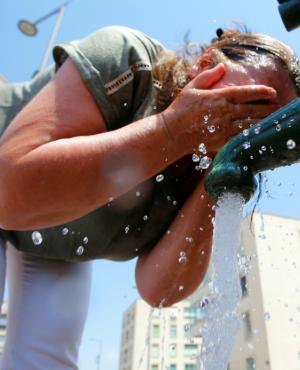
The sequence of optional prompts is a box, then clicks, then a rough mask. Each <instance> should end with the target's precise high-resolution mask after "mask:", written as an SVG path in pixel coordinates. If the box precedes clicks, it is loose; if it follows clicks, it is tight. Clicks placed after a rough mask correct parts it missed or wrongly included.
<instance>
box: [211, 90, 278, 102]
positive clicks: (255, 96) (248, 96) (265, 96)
mask: <svg viewBox="0 0 300 370" xmlns="http://www.w3.org/2000/svg"><path fill="white" fill-rule="evenodd" d="M213 91H214V92H217V93H220V95H221V96H224V97H226V100H227V101H228V102H231V103H251V102H258V101H261V102H264V101H265V103H268V101H272V100H273V101H274V100H275V99H276V98H277V92H276V90H275V89H273V88H272V87H269V86H264V85H244V86H228V87H225V88H222V89H216V90H213ZM262 105H263V104H262Z"/></svg>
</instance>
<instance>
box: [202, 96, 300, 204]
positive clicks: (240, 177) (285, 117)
mask: <svg viewBox="0 0 300 370" xmlns="http://www.w3.org/2000/svg"><path fill="white" fill-rule="evenodd" d="M245 133H246V135H245ZM298 161H300V98H298V99H296V100H294V101H293V102H291V103H289V104H288V105H286V106H284V107H283V108H281V109H279V110H278V111H276V112H275V113H273V114H271V115H270V116H268V117H267V118H265V119H263V120H262V121H260V122H259V123H257V124H256V125H253V126H252V127H251V128H249V130H248V131H246V132H244V133H241V134H239V135H237V136H235V137H234V138H232V139H231V140H230V141H229V142H228V143H227V144H225V145H224V146H223V148H222V149H221V150H220V151H219V152H218V154H217V156H216V158H215V160H214V162H213V167H212V170H211V172H210V173H209V175H208V176H207V178H206V180H205V187H206V190H207V191H208V193H209V194H210V196H211V197H212V198H214V199H218V198H219V196H220V195H221V194H222V193H224V192H232V193H239V194H241V195H242V196H243V197H244V199H245V200H246V201H248V200H249V199H250V198H251V196H252V195H253V194H254V192H255V189H256V186H257V185H256V180H255V177H254V176H255V175H256V174H258V173H260V172H262V171H266V170H272V169H275V168H277V167H282V166H287V165H291V164H293V163H296V162H298Z"/></svg>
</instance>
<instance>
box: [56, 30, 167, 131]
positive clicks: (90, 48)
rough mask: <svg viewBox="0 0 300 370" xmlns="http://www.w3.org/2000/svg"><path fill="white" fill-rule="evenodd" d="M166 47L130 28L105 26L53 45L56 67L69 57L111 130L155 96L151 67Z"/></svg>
mask: <svg viewBox="0 0 300 370" xmlns="http://www.w3.org/2000/svg"><path fill="white" fill-rule="evenodd" d="M162 50H163V46H162V45H161V44H160V43H159V42H157V41H156V40H153V39H151V38H149V37H148V36H146V35H145V34H143V33H142V32H139V31H136V30H132V29H130V28H127V27H117V26H114V27H106V28H103V29H100V30H98V31H96V32H94V33H92V34H91V35H89V36H88V37H87V38H85V39H83V40H80V41H73V42H70V43H61V44H59V45H57V46H56V47H55V48H54V51H53V55H54V60H55V62H56V66H57V68H59V67H60V66H61V65H62V64H63V62H64V61H65V60H66V59H67V57H70V58H71V59H72V61H73V63H74V64H75V66H76V68H77V69H78V71H79V73H80V75H81V77H82V78H83V80H84V82H85V83H86V85H87V87H88V89H89V90H90V92H91V93H92V95H93V96H94V98H95V100H96V102H97V104H98V106H99V109H100V110H101V112H102V114H103V115H104V118H105V121H106V124H107V128H108V129H109V130H112V129H116V128H119V127H120V126H123V125H124V124H126V123H129V122H131V121H133V120H134V117H135V115H136V114H137V112H139V111H141V107H144V108H143V111H144V112H146V111H147V109H146V107H147V106H149V104H150V103H151V99H153V89H154V85H155V83H154V82H153V80H152V66H153V64H154V63H155V62H156V61H157V58H158V56H159V54H160V53H161V51H162Z"/></svg>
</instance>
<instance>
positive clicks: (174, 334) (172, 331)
mask: <svg viewBox="0 0 300 370" xmlns="http://www.w3.org/2000/svg"><path fill="white" fill-rule="evenodd" d="M170 337H171V338H176V337H177V325H170Z"/></svg>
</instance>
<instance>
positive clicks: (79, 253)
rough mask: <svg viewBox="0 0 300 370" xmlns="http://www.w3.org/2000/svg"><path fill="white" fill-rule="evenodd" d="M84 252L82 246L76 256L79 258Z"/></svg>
mask: <svg viewBox="0 0 300 370" xmlns="http://www.w3.org/2000/svg"><path fill="white" fill-rule="evenodd" d="M83 252H84V248H83V246H82V245H80V246H79V247H78V248H77V250H76V254H77V256H82V255H83Z"/></svg>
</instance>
